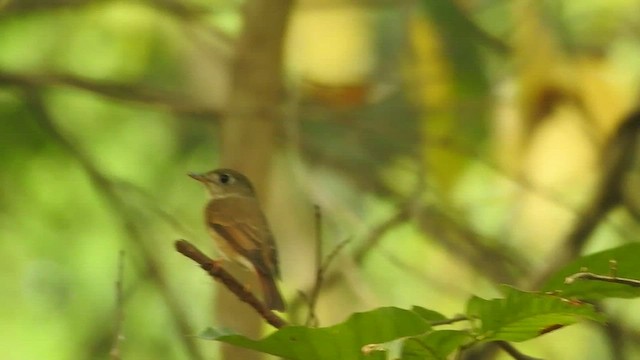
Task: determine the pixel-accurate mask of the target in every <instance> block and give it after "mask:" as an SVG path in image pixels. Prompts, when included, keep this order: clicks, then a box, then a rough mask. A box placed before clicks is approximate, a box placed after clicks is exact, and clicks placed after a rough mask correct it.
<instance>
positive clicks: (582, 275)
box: [564, 271, 640, 287]
mask: <svg viewBox="0 0 640 360" xmlns="http://www.w3.org/2000/svg"><path fill="white" fill-rule="evenodd" d="M576 280H593V281H603V282H609V283H614V284H622V285H627V286H631V287H640V280H637V279H629V278H622V277H617V276H609V275H598V274H594V273H591V272H586V271H581V272H578V273H575V274H573V275H570V276H567V277H566V278H565V279H564V283H565V284H573V283H574V282H575V281H576Z"/></svg>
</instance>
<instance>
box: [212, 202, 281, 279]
mask: <svg viewBox="0 0 640 360" xmlns="http://www.w3.org/2000/svg"><path fill="white" fill-rule="evenodd" d="M229 209H233V210H229ZM205 219H206V221H207V225H208V226H209V227H210V228H211V229H213V230H214V231H215V232H216V233H217V234H218V235H220V237H221V238H223V239H224V240H225V241H226V242H227V243H228V244H229V246H230V247H231V248H232V249H234V250H235V251H236V252H237V253H238V254H240V255H242V256H243V257H244V258H246V259H247V260H249V261H250V262H251V264H253V266H254V267H255V268H256V270H258V271H260V272H262V273H264V274H276V275H277V274H278V265H277V260H278V259H277V255H276V249H275V242H274V241H273V238H272V236H271V232H270V231H269V227H268V224H267V222H266V219H265V217H264V214H262V211H261V210H260V207H259V204H258V202H257V201H256V200H255V199H252V198H248V197H229V198H222V199H214V200H211V201H210V202H209V205H207V208H206V213H205Z"/></svg>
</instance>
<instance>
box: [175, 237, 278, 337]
mask: <svg viewBox="0 0 640 360" xmlns="http://www.w3.org/2000/svg"><path fill="white" fill-rule="evenodd" d="M175 247H176V250H177V251H178V252H179V253H181V254H182V255H184V256H186V257H188V258H189V259H191V260H193V261H195V262H196V263H198V264H199V265H200V267H201V268H202V269H203V270H204V271H206V272H207V273H208V274H209V275H210V276H211V277H213V278H214V279H215V280H217V281H219V282H221V283H222V284H223V285H224V286H225V287H226V288H227V289H229V291H231V292H232V293H234V294H235V295H236V296H237V297H238V300H240V301H243V302H245V303H247V304H249V305H250V306H251V307H252V308H253V309H254V310H255V311H257V312H258V314H260V316H262V318H263V319H265V320H266V321H267V322H268V323H269V324H271V325H272V326H273V327H275V328H278V329H279V328H281V327H283V326H286V325H287V322H286V321H285V320H283V319H282V318H280V317H279V316H278V315H276V314H275V313H274V312H273V311H271V310H269V308H268V307H267V306H266V305H265V304H264V303H263V302H262V301H260V300H258V298H257V297H256V296H255V295H253V293H252V292H251V291H249V290H248V289H247V287H246V286H244V285H242V284H241V283H240V282H239V281H238V280H236V278H234V277H233V276H232V275H231V274H229V273H228V272H227V271H226V270H224V269H223V268H222V266H220V262H218V261H214V260H213V259H211V258H210V257H208V256H207V255H205V254H204V253H203V252H202V251H200V250H199V249H198V248H196V247H195V246H194V245H193V244H191V243H190V242H188V241H186V240H177V241H176V242H175Z"/></svg>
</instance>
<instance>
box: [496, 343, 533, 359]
mask: <svg viewBox="0 0 640 360" xmlns="http://www.w3.org/2000/svg"><path fill="white" fill-rule="evenodd" d="M497 344H498V346H500V347H501V348H502V350H504V351H505V352H506V353H507V354H509V355H511V357H512V358H514V359H516V360H541V359H539V358H535V357H532V356H529V355H525V354H523V353H521V352H520V351H519V350H518V349H516V348H515V347H514V346H513V345H511V344H510V343H508V342H506V341H497Z"/></svg>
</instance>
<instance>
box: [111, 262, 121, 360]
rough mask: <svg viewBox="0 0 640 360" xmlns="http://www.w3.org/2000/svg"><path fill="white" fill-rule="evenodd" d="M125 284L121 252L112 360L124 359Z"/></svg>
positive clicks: (117, 280) (117, 279)
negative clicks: (121, 346) (123, 288)
mask: <svg viewBox="0 0 640 360" xmlns="http://www.w3.org/2000/svg"><path fill="white" fill-rule="evenodd" d="M123 282H124V250H120V253H119V254H118V274H117V278H116V316H115V331H114V334H115V335H114V339H113V345H112V346H111V351H110V352H109V355H110V356H111V359H112V360H120V359H121V358H122V356H121V354H122V353H121V351H120V343H121V342H122V340H124V335H123V334H122V324H123V322H124V295H123V292H122V284H123Z"/></svg>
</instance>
